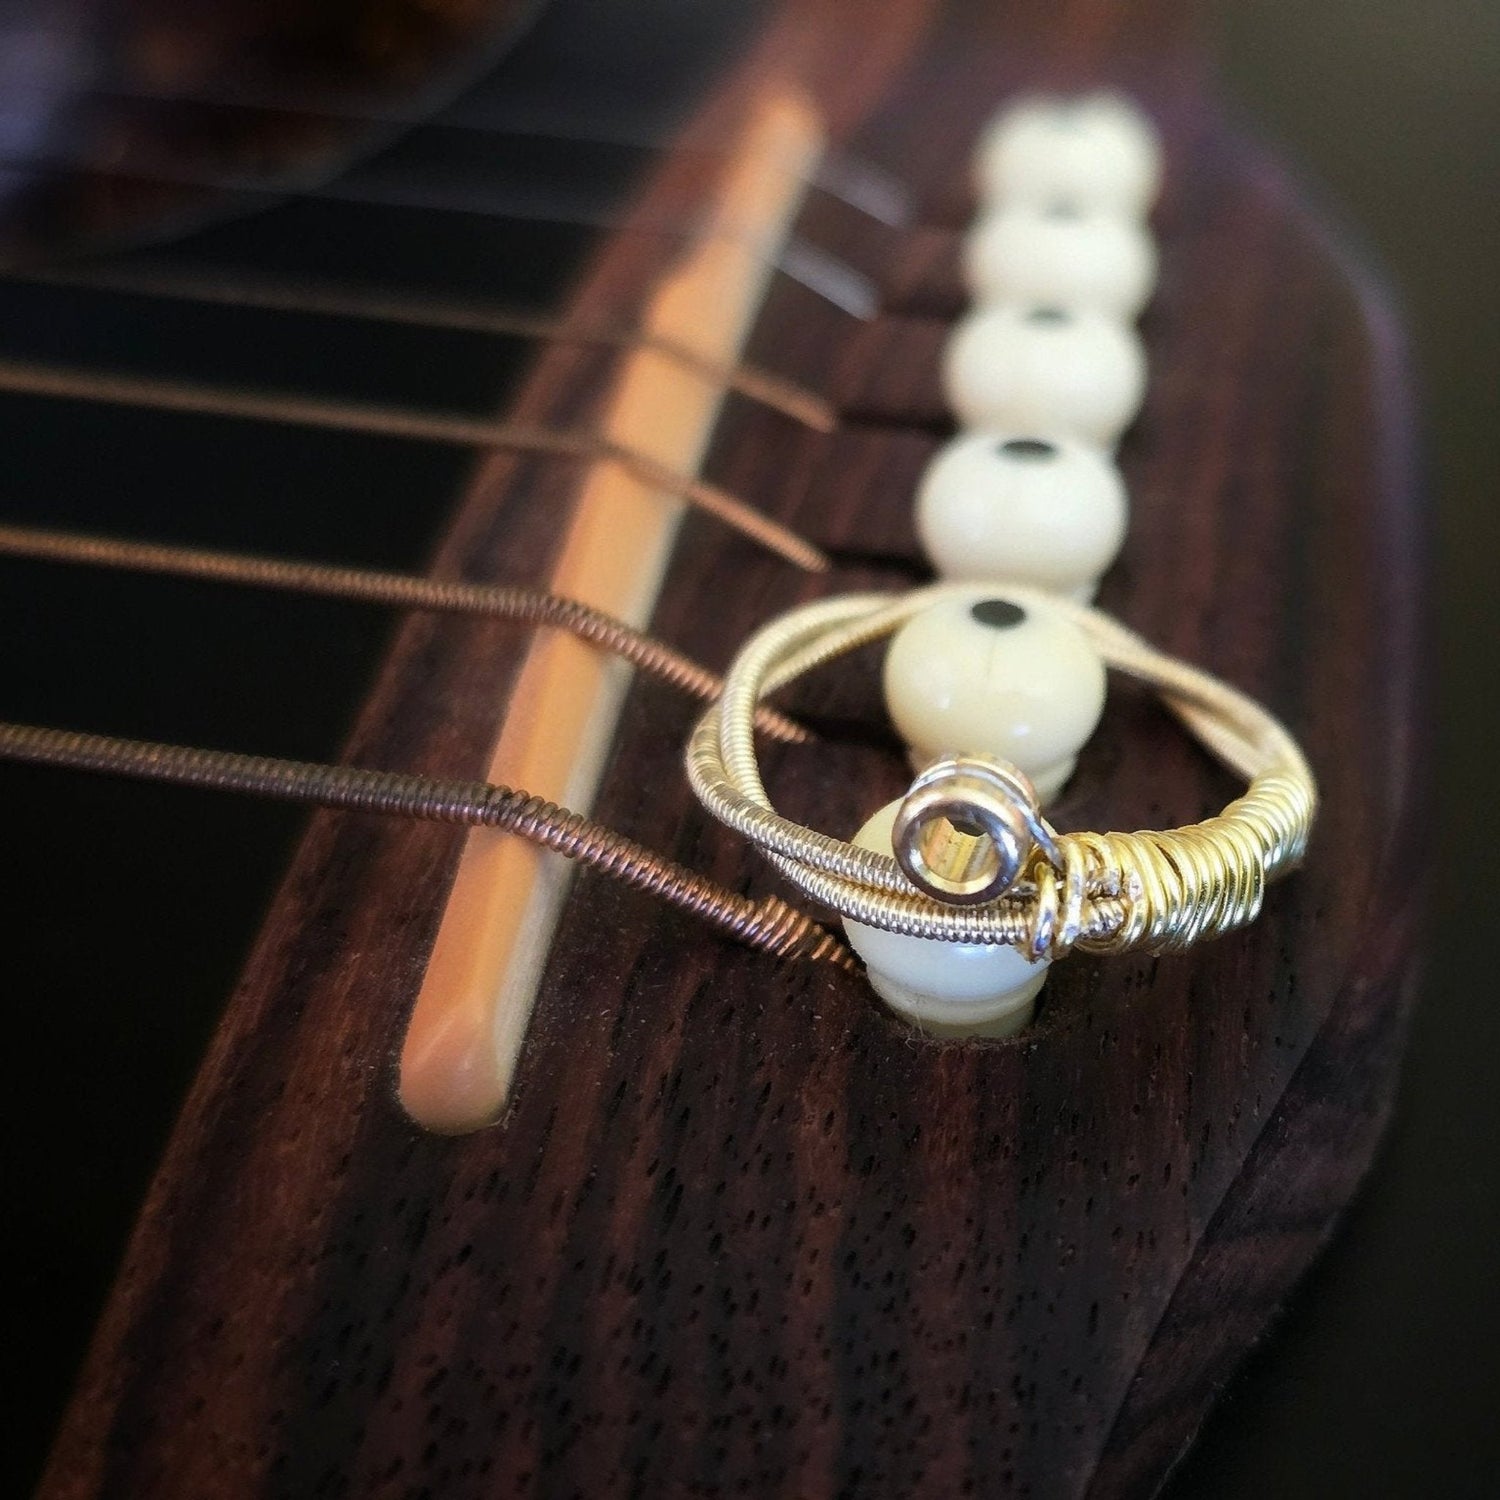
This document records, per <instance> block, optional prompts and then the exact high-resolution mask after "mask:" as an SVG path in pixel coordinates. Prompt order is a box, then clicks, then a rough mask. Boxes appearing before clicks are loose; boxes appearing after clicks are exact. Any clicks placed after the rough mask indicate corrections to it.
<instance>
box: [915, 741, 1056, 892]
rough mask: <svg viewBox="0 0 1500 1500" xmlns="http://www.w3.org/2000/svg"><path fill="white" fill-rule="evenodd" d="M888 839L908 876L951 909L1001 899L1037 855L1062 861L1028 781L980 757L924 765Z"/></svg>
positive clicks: (1007, 767) (1012, 768)
mask: <svg viewBox="0 0 1500 1500" xmlns="http://www.w3.org/2000/svg"><path fill="white" fill-rule="evenodd" d="M891 841H892V846H893V847H894V849H895V854H896V863H897V864H898V865H900V866H901V869H902V871H903V873H904V874H905V875H906V878H907V879H908V880H910V881H911V883H912V884H913V885H914V886H915V887H916V888H917V889H918V890H919V891H922V892H924V893H925V894H926V895H928V896H931V897H932V898H933V900H935V901H944V902H948V903H950V904H951V905H954V906H981V905H983V904H984V903H985V902H986V901H996V900H998V899H999V898H1000V897H1001V896H1003V895H1004V894H1005V893H1006V891H1008V890H1009V889H1010V888H1011V887H1012V886H1013V885H1014V884H1015V883H1016V881H1017V880H1018V879H1019V878H1020V876H1021V873H1022V871H1023V870H1025V868H1026V866H1027V864H1028V863H1029V862H1030V860H1031V858H1032V855H1033V853H1034V852H1035V851H1036V850H1038V849H1040V850H1042V851H1043V852H1044V853H1045V854H1046V855H1047V857H1048V858H1049V859H1051V860H1052V861H1053V862H1054V863H1056V864H1060V862H1061V858H1062V856H1061V854H1060V853H1059V851H1058V849H1057V845H1056V843H1055V842H1054V841H1053V838H1052V831H1051V829H1049V828H1048V827H1047V825H1046V824H1045V823H1044V822H1043V821H1042V818H1041V814H1040V812H1039V811H1038V798H1037V793H1036V788H1035V787H1034V786H1032V784H1031V781H1030V778H1029V777H1027V776H1026V775H1025V774H1024V773H1023V772H1022V771H1021V770H1020V769H1019V768H1018V767H1016V766H1013V765H1011V764H1010V762H1009V761H1002V760H991V759H989V758H987V757H985V756H978V755H947V756H943V757H941V758H940V759H939V760H936V761H934V762H933V763H932V764H931V765H930V766H928V767H927V768H926V770H924V771H923V772H922V774H921V775H920V776H918V777H917V779H916V780H915V781H914V782H912V784H911V788H910V790H909V791H908V792H907V794H906V796H905V797H903V798H902V799H901V807H900V810H899V811H898V812H897V814H896V821H895V826H894V828H893V829H892V835H891Z"/></svg>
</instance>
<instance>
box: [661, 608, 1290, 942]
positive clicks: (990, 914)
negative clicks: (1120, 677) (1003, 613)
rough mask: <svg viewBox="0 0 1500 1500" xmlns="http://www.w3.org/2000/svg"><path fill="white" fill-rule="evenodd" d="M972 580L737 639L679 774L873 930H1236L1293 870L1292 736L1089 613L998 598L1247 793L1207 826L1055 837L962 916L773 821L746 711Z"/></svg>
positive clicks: (1131, 938) (867, 863) (1196, 937)
mask: <svg viewBox="0 0 1500 1500" xmlns="http://www.w3.org/2000/svg"><path fill="white" fill-rule="evenodd" d="M972 592H973V585H972V584H968V585H962V584H960V585H953V584H939V585H935V586H933V587H931V588H925V589H919V590H915V591H913V592H911V593H908V594H905V595H902V596H900V597H897V598H892V597H891V596H890V595H882V594H857V595H845V596H842V597H839V598H834V599H828V600H823V601H820V602H818V603H815V604H810V605H806V606H804V607H803V608H800V609H796V610H793V611H792V612H790V613H789V614H786V615H784V616H782V617H781V618H779V619H777V620H774V621H772V622H771V623H770V624H769V625H767V626H765V627H764V628H763V629H762V630H761V631H759V632H758V633H757V634H756V635H755V636H753V637H752V638H751V640H750V641H749V642H748V643H747V644H746V645H745V647H744V649H743V650H742V651H741V652H740V654H739V656H738V657H737V658H736V659H735V661H734V663H733V665H732V666H731V667H730V669H729V672H728V674H727V676H726V678H725V681H724V690H723V694H722V696H721V697H720V698H719V700H718V701H717V702H716V703H714V704H713V705H712V706H711V707H710V708H709V709H708V710H707V712H705V713H704V715H703V717H702V718H701V719H700V720H699V722H698V725H697V727H696V729H695V730H694V733H693V736H692V739H691V741H690V742H689V746H688V751H687V771H688V776H689V779H690V780H691V782H692V785H693V790H694V791H695V793H696V794H697V796H698V798H699V800H700V801H701V802H702V803H703V805H704V806H705V807H706V808H707V809H708V810H709V812H711V813H712V814H713V816H714V817H716V818H717V819H719V821H721V822H722V823H724V824H726V825H728V826H729V827H731V828H733V829H736V830H737V831H738V832H740V833H741V834H743V835H744V836H745V837H746V838H748V839H750V840H751V841H752V842H753V843H754V844H755V845H756V846H757V847H758V848H760V849H761V851H762V852H763V853H764V854H766V856H767V857H768V858H769V859H770V860H771V861H772V862H773V863H774V864H775V865H776V866H777V868H778V869H780V870H781V872H782V873H783V874H784V875H785V876H786V877H787V878H788V879H789V880H790V881H791V882H792V883H793V884H794V885H795V886H797V887H798V888H799V889H800V890H802V891H803V892H805V893H806V894H807V895H808V896H810V897H811V898H812V899H813V900H814V901H815V902H818V903H820V904H821V905H824V906H827V907H831V908H833V909H834V910H835V911H837V912H839V913H840V914H841V915H843V916H845V917H847V918H850V919H852V920H854V921H856V922H860V923H863V924H865V925H866V926H870V927H878V928H883V929H885V930H886V931H889V932H895V933H901V934H904V935H906V936H909V937H921V938H936V939H939V940H941V941H944V942H953V943H987V944H994V943H1004V944H1010V945H1013V946H1015V947H1018V948H1020V949H1022V950H1023V951H1025V952H1026V953H1028V954H1029V955H1030V956H1032V957H1034V958H1047V959H1057V958H1061V957H1063V956H1064V955H1065V954H1067V953H1068V952H1070V951H1071V950H1072V949H1073V948H1075V947H1076V948H1080V949H1083V950H1084V951H1085V952H1092V953H1126V952H1131V951H1136V950H1141V951H1145V952H1149V953H1169V952H1177V951H1180V950H1182V949H1185V948H1188V947H1190V946H1191V945H1192V944H1194V943H1196V942H1199V941H1202V940H1204V939H1207V938H1212V937H1217V936H1219V935H1220V934H1221V933H1225V932H1229V931H1232V930H1233V929H1235V928H1238V927H1243V926H1244V925H1246V924H1247V923H1248V922H1251V921H1253V920H1254V918H1255V917H1256V915H1257V914H1258V913H1259V911H1260V908H1261V902H1262V899H1263V897H1264V893H1265V888H1266V885H1267V884H1268V883H1269V882H1270V881H1272V880H1275V879H1276V878H1277V877H1278V876H1280V875H1283V874H1285V873H1286V872H1287V871H1289V870H1291V869H1293V868H1294V867H1295V866H1296V865H1297V864H1299V863H1300V862H1301V860H1302V857H1303V854H1304V853H1305V851H1306V848H1307V841H1308V837H1309V834H1310V832H1311V829H1312V823H1313V818H1314V815H1315V813H1316V808H1317V787H1316V784H1315V783H1314V780H1313V777H1312V773H1311V771H1310V769H1309V767H1308V764H1307V761H1306V759H1305V758H1304V756H1303V754H1302V752H1301V750H1300V749H1299V748H1298V746H1297V743H1296V741H1295V740H1293V738H1292V737H1291V735H1290V734H1288V732H1287V731H1286V730H1285V729H1284V728H1283V727H1282V726H1281V724H1280V723H1279V722H1278V721H1277V720H1276V719H1275V718H1274V717H1273V716H1272V715H1271V714H1269V713H1268V712H1267V711H1266V710H1265V709H1263V708H1262V707H1261V706H1260V705H1259V704H1258V703H1256V702H1255V701H1254V700H1253V699H1251V698H1249V697H1247V696H1246V695H1245V694H1243V693H1241V692H1238V691H1237V690H1236V689H1234V688H1231V687H1229V686H1228V685H1226V684H1225V683H1222V682H1220V681H1219V680H1218V679H1217V678H1214V677H1212V676H1210V675H1209V674H1208V673H1206V672H1203V671H1200V670H1198V669H1197V668H1195V667H1191V666H1189V665H1187V664H1186V663H1184V662H1181V661H1178V660H1177V659H1176V658H1174V657H1170V656H1167V655H1165V654H1164V653H1162V652H1160V651H1157V650H1156V649H1155V648H1154V647H1152V646H1150V645H1149V644H1148V643H1147V642H1146V641H1144V640H1142V639H1141V638H1140V637H1139V636H1137V635H1135V634H1134V633H1133V632H1131V631H1130V630H1127V629H1126V628H1125V627H1124V626H1123V625H1121V624H1120V623H1119V622H1118V621H1116V620H1114V619H1112V618H1111V617H1110V616H1108V615H1105V614H1103V613H1101V612H1100V611H1098V610H1095V609H1091V608H1088V607H1086V606H1083V605H1078V604H1073V603H1071V602H1068V601H1065V600H1060V599H1059V598H1058V597H1057V596H1055V595H1051V594H1040V593H1038V592H1037V591H1035V590H1029V589H1024V588H1018V587H1015V586H1013V585H1006V586H1005V595H1006V597H1007V598H1013V599H1015V600H1016V601H1017V602H1018V603H1021V604H1022V605H1026V604H1028V603H1029V604H1033V605H1036V606H1038V607H1045V608H1048V609H1052V610H1054V611H1061V612H1063V613H1064V614H1066V615H1067V617H1068V618H1070V619H1071V620H1073V621H1074V622H1075V623H1076V624H1077V625H1078V626H1079V627H1080V628H1081V629H1082V630H1084V631H1085V632H1086V633H1087V635H1088V636H1089V637H1090V639H1091V640H1092V641H1093V643H1094V645H1095V646H1096V647H1097V648H1098V650H1099V652H1100V654H1101V656H1102V657H1103V658H1104V660H1105V662H1106V663H1107V664H1108V665H1109V666H1111V667H1113V668H1115V669H1116V670H1118V671H1122V672H1125V673H1127V674H1129V675H1130V676H1132V677H1136V678H1139V679H1140V680H1142V681H1144V682H1146V683H1148V684H1149V685H1151V686H1152V687H1154V688H1155V689H1156V690H1157V692H1158V693H1159V694H1160V696H1161V698H1162V700H1163V702H1164V703H1165V705H1166V706H1167V708H1168V709H1169V710H1170V711H1171V712H1172V713H1173V714H1174V715H1175V716H1176V717H1177V718H1178V719H1179V720H1180V721H1181V722H1182V723H1183V724H1184V725H1185V726H1186V728H1187V729H1188V730H1189V732H1190V733H1192V734H1193V735H1194V737H1195V738H1197V739H1198V740H1199V741H1200V742H1201V743H1202V744H1203V745H1204V746H1205V748H1207V749H1208V750H1209V751H1210V752H1211V753H1213V754H1214V755H1215V756H1216V757H1217V758H1218V759H1219V760H1220V761H1222V762H1223V763H1224V764H1225V765H1226V766H1227V767H1228V768H1229V769H1231V770H1232V771H1234V772H1236V773H1237V774H1238V775H1241V776H1243V777H1244V778H1245V779H1246V780H1247V781H1248V783H1249V785H1248V787H1247V790H1246V791H1245V793H1244V795H1243V796H1241V797H1239V798H1237V799H1236V800H1235V801H1233V802H1231V803H1230V804H1229V805H1228V806H1227V807H1226V808H1225V809H1224V810H1223V811H1222V812H1221V813H1219V814H1218V815H1217V816H1215V817H1212V818H1209V819H1207V820H1205V821H1204V822H1202V823H1196V824H1191V825H1189V826H1186V827H1182V828H1173V829H1167V830H1161V831H1151V830H1146V831H1140V832H1134V833H1087V832H1080V833H1062V834H1058V833H1056V832H1055V830H1053V829H1052V828H1051V827H1050V825H1046V824H1043V828H1044V829H1045V832H1046V835H1047V837H1046V838H1045V839H1043V840H1040V841H1039V842H1038V844H1037V846H1036V847H1035V848H1033V849H1032V850H1031V853H1030V857H1029V859H1028V860H1027V862H1026V864H1025V867H1024V869H1023V870H1022V871H1021V873H1020V876H1019V878H1018V879H1016V880H1015V881H1014V883H1013V884H1011V885H1010V887H1009V888H1008V889H1007V890H1005V891H1004V893H1003V894H1002V895H1000V896H999V897H998V898H997V899H995V900H991V901H986V902H985V903H983V904H980V905H958V904H952V903H951V902H948V901H942V900H937V899H934V897H932V896H931V895H927V894H924V892H923V891H921V890H919V889H918V888H917V887H916V886H914V885H913V884H912V882H911V880H909V879H908V878H907V876H906V875H905V874H904V873H903V871H902V870H901V868H900V866H899V865H898V864H897V862H896V860H895V859H894V858H892V857H891V856H889V855H883V854H878V853H875V852H873V851H871V850H867V849H861V848H858V847H856V846H855V845H853V844H850V843H847V842H845V841H844V840H842V839H837V838H833V837H830V836H829V835H827V834H823V833H819V832H817V831H815V830H814V829H811V828H806V827H804V826H803V825H801V824H799V823H795V822H793V821H792V820H790V819H788V818H785V817H782V816H781V814H779V813H778V812H777V811H776V810H775V808H774V807H773V806H772V804H771V801H770V798H769V796H768V795H767V793H766V789H765V786H764V784H763V782H762V780H761V775H760V768H759V764H758V762H757V759H756V750H755V732H754V731H755V712H756V709H757V707H758V705H759V704H760V703H761V701H762V700H763V699H765V698H768V697H770V696H772V695H774V694H775V693H776V692H778V691H779V690H781V689H782V688H785V687H786V686H787V685H788V684H790V683H791V682H793V681H794V680H796V679H797V678H799V677H801V676H803V675H804V674H805V673H807V672H810V671H812V670H814V669H815V668H817V667H820V666H823V665H825V664H827V663H829V662H831V661H834V660H836V659H837V658H839V657H842V656H845V655H847V654H849V653H850V652H853V651H855V650H857V649H858V648H860V647H861V646H865V645H868V644H870V643H871V642H874V641H878V640H881V639H883V638H885V637H886V636H888V635H890V634H891V633H892V632H893V631H894V630H896V629H898V628H899V627H900V626H901V625H902V624H904V623H905V621H906V620H908V619H909V618H910V617H911V616H912V615H914V614H916V613H917V612H918V611H920V610H922V609H925V608H927V607H929V606H930V605H932V604H934V603H937V602H939V601H940V600H943V599H945V598H948V597H952V596H958V595H969V594H972Z"/></svg>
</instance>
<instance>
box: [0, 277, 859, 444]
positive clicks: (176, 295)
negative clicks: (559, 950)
mask: <svg viewBox="0 0 1500 1500" xmlns="http://www.w3.org/2000/svg"><path fill="white" fill-rule="evenodd" d="M6 279H7V280H9V281H11V282H30V283H35V284H37V285H40V286H57V287H72V288H77V289H79V290H82V291H97V292H123V293H126V294H128V295H130V296H140V297H152V298H159V299H161V300H164V301H185V302H200V303H204V304H206V305H209V306H216V307H233V308H247V309H255V310H259V311H263V312H289V313H310V314H313V315H316V316H319V317H334V318H357V319H362V320H365V321H369V322H377V323H395V324H401V325H405V326H408V327H413V328H432V329H440V330H443V331H445V332H449V331H451V332H458V333H480V334H489V335H492V336H494V337H497V338H515V339H527V340H533V341H536V342H539V343H551V344H578V345H581V346H584V347H590V348H598V349H620V350H631V349H644V350H650V351H653V352H655V353H657V354H661V355H663V356H664V357H665V358H667V359H670V360H673V361H675V362H676V363H677V364H680V365H682V366H683V367H684V368H685V369H688V370H691V371H692V372H693V373H694V374H696V375H697V376H699V377H700V378H701V379H703V380H704V381H706V382H707V383H708V384H709V385H711V386H715V387H721V388H724V389H728V390H731V391H735V392H737V393H738V394H740V395H742V396H744V397H746V398H747V399H749V400H751V401H759V402H761V403H762V404H763V405H765V406H769V407H770V408H772V410H774V411H779V412H781V413H782V415H783V416H787V417H790V418H791V419H792V420H793V421H797V422H801V423H803V424H804V425H805V426H807V427H811V428H813V429H814V430H815V431H817V432H831V431H832V430H833V429H834V427H835V426H836V425H837V422H838V415H837V413H836V412H835V411H834V409H833V407H832V406H831V405H830V404H829V402H827V401H825V400H824V399H823V398H822V397H821V396H818V395H816V394H815V393H814V392H812V391H810V390H808V389H806V388H805V387H804V386H801V385H799V384H797V383H796V382H795V381H791V380H787V379H785V378H784V377H782V376H779V375H773V374H771V373H770V372H769V371H767V370H762V369H758V368H757V367H755V366H754V365H746V364H735V365H731V364H726V363H724V362H722V361H719V360H714V359H709V358H708V357H706V356H705V355H702V354H700V353H698V352H697V351H696V350H694V349H692V348H691V347H690V346H689V345H687V344H684V343H682V342H681V341H680V340H677V339H669V338H665V337H662V336H660V335H656V334H651V333H647V332H644V331H643V330H640V329H635V328H631V327H629V326H625V325H619V326H614V325H607V324H597V325H596V324H581V323H576V322H573V321H572V320H571V319H568V318H553V317H547V316H546V315H544V314H541V313H530V312H525V311H522V310H519V309H515V308H507V307H493V306H486V305H485V304H483V303H478V302H464V303H454V302H443V301H437V300H435V299H430V298H417V297H400V296H396V295H393V294H391V293H387V292H379V291H373V290H363V289H356V288H346V287H336V286H329V285H325V284H319V283H307V282H302V283H298V284H296V285H290V284H287V283H285V282H280V281H269V280H265V279H261V278H256V277H250V276H243V275H227V274H224V273H217V274H213V275H205V274H203V273H195V272H192V271H188V270H185V269H183V268H181V267H178V266H173V265H164V266H163V265H149V264H148V265H142V264H141V263H140V262H139V261H135V262H132V263H131V264H130V265H129V266H126V267H121V266H112V265H103V266H97V265H91V266H89V267H87V268H80V267H76V266H68V267H60V268H53V267H49V268H47V269H45V270H37V269H27V270H25V271H21V272H12V273H11V274H10V275H9V276H8V277H7V278H6Z"/></svg>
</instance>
